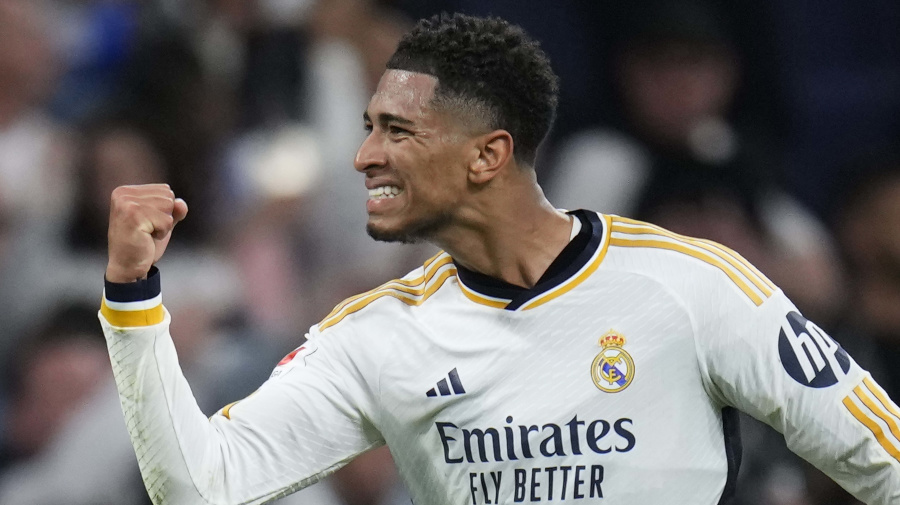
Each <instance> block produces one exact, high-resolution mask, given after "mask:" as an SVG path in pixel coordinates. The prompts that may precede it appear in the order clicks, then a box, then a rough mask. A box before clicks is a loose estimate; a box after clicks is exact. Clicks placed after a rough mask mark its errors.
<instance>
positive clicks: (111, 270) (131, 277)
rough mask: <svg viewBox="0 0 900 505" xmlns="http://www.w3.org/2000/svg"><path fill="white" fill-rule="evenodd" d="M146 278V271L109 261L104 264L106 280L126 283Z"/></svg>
mask: <svg viewBox="0 0 900 505" xmlns="http://www.w3.org/2000/svg"><path fill="white" fill-rule="evenodd" d="M146 278H147V272H146V271H141V270H138V269H134V268H124V267H121V266H118V265H113V264H112V263H109V264H108V265H107V266H106V280H107V281H108V282H113V283H116V284H127V283H130V282H137V281H139V280H142V279H146Z"/></svg>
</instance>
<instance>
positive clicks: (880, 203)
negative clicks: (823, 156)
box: [836, 155, 900, 398]
mask: <svg viewBox="0 0 900 505" xmlns="http://www.w3.org/2000/svg"><path fill="white" fill-rule="evenodd" d="M855 168H856V170H854V172H855V174H856V178H857V181H856V183H854V184H851V185H848V186H846V187H845V191H844V192H843V198H844V205H843V206H842V211H841V212H839V213H838V215H837V216H836V225H837V230H838V238H839V241H840V245H841V250H842V252H843V256H844V258H845V259H846V261H847V264H848V268H849V272H850V275H849V276H848V283H847V288H848V291H849V296H848V300H849V303H848V306H847V309H846V311H845V325H846V326H847V328H846V330H845V332H846V333H847V334H848V339H850V338H853V339H855V340H857V341H858V342H857V343H856V345H860V346H862V345H866V344H868V345H869V346H870V347H871V349H870V352H869V353H868V355H863V356H861V357H860V358H858V359H860V360H863V359H865V360H866V361H869V362H863V365H864V366H866V365H867V366H868V368H869V369H870V370H871V371H872V374H873V375H874V376H875V379H876V380H877V381H878V382H879V384H881V385H882V387H884V389H885V390H886V391H887V392H888V394H890V395H891V397H893V398H898V397H900V367H898V366H897V363H898V362H900V157H898V156H890V155H884V156H881V157H879V159H877V160H876V161H875V162H869V163H866V164H864V166H862V167H860V166H856V167H855Z"/></svg>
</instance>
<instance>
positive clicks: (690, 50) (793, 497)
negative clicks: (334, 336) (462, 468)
mask: <svg viewBox="0 0 900 505" xmlns="http://www.w3.org/2000/svg"><path fill="white" fill-rule="evenodd" d="M442 10H444V11H450V12H452V11H463V12H468V13H476V14H488V13H491V14H495V15H499V16H502V17H504V18H506V19H509V20H511V21H513V22H516V23H519V24H521V25H522V26H524V27H525V28H526V29H527V30H528V31H529V32H530V33H531V34H532V35H533V36H535V37H536V38H538V39H539V40H541V42H542V45H543V47H544V48H545V49H546V51H547V52H548V53H549V55H550V57H551V60H552V62H553V64H554V67H555V69H556V70H557V72H558V73H559V74H560V76H561V79H562V83H561V86H562V88H561V89H562V95H561V98H562V100H561V104H560V111H559V119H558V123H557V125H556V127H555V129H554V131H553V132H552V134H551V136H550V138H549V140H548V142H547V144H546V146H545V148H544V150H543V152H542V153H541V163H540V169H539V170H540V172H539V176H540V178H541V179H542V181H543V183H544V185H545V187H546V188H547V189H548V192H549V194H550V196H551V200H552V201H553V202H554V203H555V204H557V205H559V206H565V207H570V206H581V205H585V206H589V207H593V208H595V209H597V210H601V211H608V212H622V213H626V214H628V215H633V216H637V217H642V218H647V219H651V220H654V221H656V222H659V223H660V224H664V225H666V226H668V227H671V228H673V229H675V230H676V231H680V232H683V233H688V234H694V235H702V236H705V237H709V238H713V239H715V240H719V241H721V242H724V243H726V244H727V245H730V246H732V247H733V248H735V249H737V250H738V251H739V252H741V253H742V254H744V255H745V256H747V257H748V258H750V259H751V260H752V261H754V263H756V264H757V265H759V266H760V267H761V269H762V270H763V271H764V272H765V273H766V274H767V275H769V276H770V277H771V278H772V279H773V280H775V282H776V283H778V284H779V285H781V286H782V287H783V288H784V289H785V291H786V292H788V294H789V296H791V297H792V298H793V299H794V300H795V302H796V303H797V304H798V305H799V306H800V308H801V310H803V311H804V313H806V314H807V315H808V316H810V318H811V319H813V320H815V321H817V322H818V324H819V325H820V326H822V327H823V328H825V329H827V330H828V331H829V332H830V333H831V334H832V335H833V336H835V337H836V338H837V339H838V340H839V341H840V342H841V343H842V344H843V345H844V346H845V347H846V348H847V349H848V350H850V352H851V353H852V354H853V355H854V356H855V357H856V358H857V360H858V361H859V362H861V363H862V364H863V365H864V366H866V367H867V368H869V369H871V370H872V371H873V373H874V375H875V377H876V379H878V381H879V382H880V383H881V384H882V385H883V386H884V387H885V388H886V389H887V390H888V391H889V392H891V393H892V395H893V397H894V398H898V397H900V366H898V364H900V154H898V153H900V30H898V29H897V28H898V27H900V4H898V3H897V2H895V1H893V0H870V1H868V2H854V1H851V0H825V1H822V2H806V1H801V0H792V1H787V2H783V1H776V0H757V1H749V0H735V1H732V2H718V3H715V2H710V3H705V2H703V1H701V0H678V1H675V0H672V1H669V2H665V1H653V2H650V1H644V0H641V1H635V2H615V1H598V0H572V1H568V2H554V3H552V4H550V3H548V2H539V1H536V0H517V1H511V0H495V1H488V0H479V1H474V0H429V1H427V2H426V1H414V0H392V1H375V0H193V1H181V0H143V1H139V0H133V1H129V0H119V1H112V0H109V1H102V0H0V305H2V306H3V308H4V309H3V310H2V311H0V362H2V373H0V504H3V505H29V504H34V505H57V504H60V505H62V504H66V505H79V504H84V505H88V504H90V505H107V504H108V505H112V504H115V505H128V504H145V503H149V500H148V499H147V497H146V494H145V493H144V492H143V490H142V486H141V483H140V478H139V475H138V473H137V466H136V463H135V460H134V456H133V454H132V452H131V448H130V445H129V441H128V437H127V433H126V432H125V429H124V423H123V422H122V417H121V413H120V412H119V408H118V404H117V397H116V394H115V390H114V386H113V384H112V380H111V379H112V375H111V374H110V373H109V372H110V371H109V363H108V360H107V358H106V356H105V348H104V345H103V340H102V335H101V333H100V331H99V326H98V324H97V322H96V310H97V305H98V300H99V296H100V291H101V289H102V274H103V270H104V267H105V252H104V247H105V227H106V212H107V205H108V198H109V193H110V191H111V189H112V188H113V187H115V186H117V185H119V184H132V183H142V182H150V181H165V182H169V183H170V184H172V186H173V187H174V189H175V191H176V192H177V193H178V194H180V195H182V196H184V197H185V199H186V200H187V201H188V203H189V204H190V205H191V212H190V216H189V217H188V219H187V221H185V222H184V223H182V224H181V225H179V228H178V230H176V234H175V239H174V240H173V244H172V246H171V250H170V252H168V253H167V256H166V258H164V260H163V262H162V264H161V268H162V269H163V270H164V272H165V273H164V277H165V280H164V284H165V294H166V305H167V307H168V308H169V309H170V310H171V312H172V313H173V317H174V321H175V322H174V323H173V334H174V335H175V338H176V344H177V346H178V348H179V353H180V357H181V362H182V365H183V367H184V369H185V374H186V375H187V376H188V378H189V380H190V381H191V384H192V387H193V389H194V391H195V394H196V395H197V397H198V400H199V401H200V403H201V406H202V407H203V408H204V410H205V411H206V412H208V413H212V412H214V411H215V409H216V408H218V407H219V406H221V405H223V404H225V403H228V402H230V401H232V400H234V399H237V398H241V397H243V396H245V395H246V394H247V393H249V392H251V391H252V390H253V389H254V388H255V386H256V385H258V384H259V382H261V381H262V380H264V379H265V378H266V377H267V375H268V373H269V371H270V370H271V367H272V366H273V365H274V363H276V362H277V361H278V359H279V358H280V357H281V356H282V355H283V354H285V353H286V352H288V351H289V350H291V349H293V348H294V347H296V346H297V345H298V342H299V341H300V338H301V336H302V335H303V333H304V332H305V329H306V328H308V327H309V325H311V324H313V323H315V322H317V320H318V318H319V317H322V316H323V315H324V314H326V313H327V312H328V311H329V309H330V308H331V307H332V306H333V305H334V304H335V303H337V302H338V301H340V300H341V299H343V298H344V297H346V296H349V295H351V294H354V293H357V292H359V291H361V290H366V289H369V288H371V287H374V286H375V285H377V284H380V283H381V282H383V281H385V280H387V279H389V278H392V277H395V276H398V275H401V274H403V273H405V272H406V271H407V270H409V269H410V268H412V267H413V266H415V265H416V264H418V263H419V262H420V261H422V259H424V258H426V257H427V256H429V254H430V253H431V252H432V251H431V249H430V248H429V247H427V246H414V247H398V246H390V245H384V244H375V243H374V242H372V241H371V240H369V239H368V237H366V236H365V234H364V233H363V225H364V221H365V215H364V210H363V209H364V207H363V200H364V198H365V193H364V189H363V186H362V182H361V178H360V176H359V175H358V174H356V173H355V172H354V171H353V170H352V165H351V160H352V156H353V154H354V152H355V149H356V147H357V145H358V143H359V142H360V140H361V139H362V137H363V134H364V130H363V128H362V123H361V121H360V117H361V112H362V110H363V109H364V107H365V103H366V101H367V100H368V97H369V95H370V93H371V91H372V89H373V88H374V85H375V83H376V82H377V78H378V76H379V75H380V73H381V69H382V68H383V64H384V62H385V61H386V59H387V57H388V55H390V53H391V52H392V50H393V47H394V44H395V43H396V40H397V38H398V37H399V35H400V34H401V33H402V32H403V31H405V30H406V29H407V28H408V27H409V26H411V23H412V20H414V19H416V18H418V17H422V16H427V15H431V14H433V13H436V12H440V11H442ZM661 394H664V392H661ZM744 451H745V461H744V465H743V468H742V474H741V481H742V482H741V486H740V488H739V496H738V499H737V501H736V502H737V503H753V504H760V505H788V504H790V505H839V504H850V503H854V502H853V500H852V499H851V498H850V497H848V496H846V495H844V494H843V493H841V492H840V490H838V489H836V488H835V487H834V485H833V484H830V483H829V481H828V480H827V479H826V478H824V477H822V476H821V475H820V474H818V473H817V472H816V471H814V470H812V469H810V468H809V467H808V465H806V464H805V463H803V462H802V461H799V460H798V459H797V458H795V457H793V456H792V455H791V454H789V453H788V452H787V451H786V449H785V448H784V444H783V441H782V440H781V439H780V437H779V436H778V435H777V434H774V433H773V432H771V430H768V429H766V428H764V427H762V426H761V425H759V423H756V422H754V421H752V420H745V422H744ZM388 458H389V456H388V454H387V453H386V452H385V451H376V452H375V453H372V454H370V455H367V456H366V457H364V458H361V459H360V460H358V461H357V462H355V463H353V464H351V465H350V466H348V467H347V468H346V469H344V470H342V471H341V472H339V473H338V474H337V475H336V476H335V477H333V478H331V479H329V480H328V481H327V482H325V483H324V484H321V485H317V486H315V487H314V488H311V489H310V490H308V491H304V492H303V494H304V497H305V498H306V500H307V501H306V502H305V503H316V504H325V505H329V504H336V505H337V504H347V505H361V504H373V505H374V504H380V505H393V504H395V503H397V504H399V503H408V499H407V498H405V497H404V491H403V489H402V486H400V485H399V484H398V483H397V482H396V475H395V473H394V471H393V467H392V465H391V464H390V462H389V459H388ZM638 484H639V483H636V485H638ZM298 500H299V498H298V497H291V498H287V499H285V500H283V503H286V504H289V503H296V502H297V501H298Z"/></svg>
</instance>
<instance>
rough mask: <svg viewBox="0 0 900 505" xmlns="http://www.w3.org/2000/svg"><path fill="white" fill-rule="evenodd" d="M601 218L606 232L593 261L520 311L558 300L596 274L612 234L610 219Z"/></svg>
mask: <svg viewBox="0 0 900 505" xmlns="http://www.w3.org/2000/svg"><path fill="white" fill-rule="evenodd" d="M602 217H603V219H604V221H605V222H606V230H604V237H603V242H602V244H601V245H600V248H599V250H598V251H597V254H596V256H594V259H592V260H591V261H590V262H589V263H588V265H587V267H586V268H584V269H582V271H581V273H580V274H578V275H576V276H575V277H573V278H571V279H569V280H568V281H566V282H565V283H563V284H561V285H559V286H558V287H557V288H556V289H553V290H551V291H549V292H547V293H545V294H544V295H542V296H539V297H537V298H535V299H534V300H531V301H530V302H528V303H526V304H524V305H522V307H521V308H520V310H530V309H533V308H535V307H540V306H541V305H543V304H545V303H547V302H549V301H550V300H553V299H555V298H558V297H560V296H562V295H564V294H566V293H568V292H569V291H571V290H572V289H574V288H575V287H576V286H578V285H579V284H581V283H582V282H584V280H585V279H587V278H588V277H590V276H591V275H592V274H593V273H594V272H596V271H597V269H598V268H600V264H601V263H603V258H605V257H606V252H607V251H608V250H609V244H610V240H611V237H610V234H611V233H612V219H611V218H610V217H609V216H607V215H605V214H604V215H602Z"/></svg>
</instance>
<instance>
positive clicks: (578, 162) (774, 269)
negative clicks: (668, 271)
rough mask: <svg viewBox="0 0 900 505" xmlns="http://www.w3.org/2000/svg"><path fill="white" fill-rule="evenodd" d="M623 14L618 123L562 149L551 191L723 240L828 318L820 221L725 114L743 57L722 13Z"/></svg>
mask: <svg viewBox="0 0 900 505" xmlns="http://www.w3.org/2000/svg"><path fill="white" fill-rule="evenodd" d="M630 19H631V24H630V29H626V33H627V36H625V37H624V38H623V41H622V43H621V44H620V46H619V47H620V49H619V52H618V57H617V60H616V62H617V64H616V67H615V68H616V75H615V79H616V84H617V89H618V90H619V96H620V97H621V100H622V101H621V106H622V109H623V113H624V123H623V125H622V128H621V129H619V130H612V131H611V130H603V129H594V130H588V131H585V132H582V133H580V134H577V135H575V136H574V137H573V138H571V139H570V140H569V141H568V142H567V143H565V144H564V145H563V146H562V150H561V152H560V155H559V162H558V165H557V168H556V171H555V177H556V178H555V179H554V180H553V181H551V192H550V193H551V197H552V200H553V201H554V202H555V203H556V204H558V205H561V206H564V207H567V208H578V207H584V208H595V209H598V210H601V211H605V212H612V213H621V214H625V215H632V216H634V217H637V218H639V219H643V220H646V221H650V222H653V223H655V224H658V225H660V226H663V227H665V228H668V229H670V230H672V231H675V232H677V233H683V234H685V235H690V236H696V237H703V238H708V239H712V240H715V241H717V242H721V243H723V244H725V245H726V246H729V247H731V248H733V249H735V250H737V251H738V252H739V253H741V254H742V255H744V256H745V257H747V259H748V260H750V261H751V262H752V263H754V264H755V265H756V266H757V267H759V268H760V270H762V271H763V272H764V273H766V274H767V275H769V276H770V277H771V278H772V279H773V281H774V282H775V283H776V284H778V285H779V286H780V287H782V289H784V290H785V292H786V293H787V294H788V296H790V297H791V298H792V299H793V300H794V302H795V303H797V305H798V306H799V307H800V308H801V310H804V311H805V312H806V313H807V314H808V315H809V316H810V317H812V318H818V320H820V321H823V319H824V320H825V321H823V322H822V324H827V318H828V317H829V316H830V315H831V314H833V312H834V309H835V307H836V306H837V304H838V302H839V300H840V296H839V294H840V291H839V289H838V283H839V280H840V279H839V269H838V263H837V261H836V258H835V255H834V253H833V250H832V246H831V245H830V239H829V236H828V233H827V231H826V230H825V228H824V227H823V226H822V225H821V224H820V223H819V222H818V221H817V220H816V219H815V218H814V217H813V216H812V215H811V214H810V213H809V212H807V211H806V210H805V209H804V208H803V207H802V206H801V205H799V204H798V203H797V202H796V201H795V200H794V199H792V198H791V197H790V196H788V194H787V193H786V192H784V191H783V190H781V189H780V188H779V186H778V184H777V179H776V178H775V177H774V174H773V171H774V170H773V167H775V166H776V164H775V162H774V161H773V160H774V159H775V157H774V156H772V153H771V147H770V146H768V145H766V144H765V143H759V142H758V141H756V140H755V139H753V138H752V136H750V135H747V134H746V133H745V132H744V131H742V130H738V129H737V127H736V125H735V124H734V123H733V122H732V121H731V119H730V111H731V107H732V105H733V100H734V97H735V94H736V90H737V88H738V85H739V81H740V77H741V66H740V58H739V55H738V54H737V53H736V49H735V46H734V45H733V44H732V42H731V39H730V36H729V34H730V33H731V30H730V28H729V24H728V19H727V17H726V16H725V14H724V13H723V12H721V11H720V10H719V9H718V8H717V4H713V3H710V2H706V1H704V0H691V1H687V2H674V1H668V0H659V1H657V0H651V1H649V2H645V3H642V4H640V5H635V6H634V11H633V17H632V18H630Z"/></svg>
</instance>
